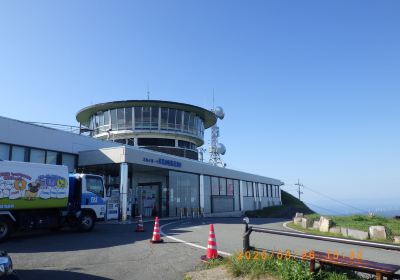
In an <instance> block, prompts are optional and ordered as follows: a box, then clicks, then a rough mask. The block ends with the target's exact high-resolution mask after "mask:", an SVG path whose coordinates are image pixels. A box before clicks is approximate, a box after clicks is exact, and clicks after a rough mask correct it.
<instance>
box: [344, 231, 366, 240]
mask: <svg viewBox="0 0 400 280" xmlns="http://www.w3.org/2000/svg"><path fill="white" fill-rule="evenodd" d="M347 234H348V236H349V237H352V238H355V239H359V240H366V239H368V237H369V235H368V232H367V231H362V230H357V229H351V228H349V229H347Z"/></svg>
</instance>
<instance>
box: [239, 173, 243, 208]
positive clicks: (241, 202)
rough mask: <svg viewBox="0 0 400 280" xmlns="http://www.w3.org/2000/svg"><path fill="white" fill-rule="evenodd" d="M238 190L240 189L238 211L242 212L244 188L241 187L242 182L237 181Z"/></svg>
mask: <svg viewBox="0 0 400 280" xmlns="http://www.w3.org/2000/svg"><path fill="white" fill-rule="evenodd" d="M239 189H240V211H243V210H244V205H243V203H244V199H243V192H244V187H243V181H242V180H240V181H239Z"/></svg>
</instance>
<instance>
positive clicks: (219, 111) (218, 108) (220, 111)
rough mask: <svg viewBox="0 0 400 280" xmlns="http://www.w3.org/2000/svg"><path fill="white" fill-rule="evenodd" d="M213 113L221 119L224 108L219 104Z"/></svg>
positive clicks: (223, 114) (223, 115)
mask: <svg viewBox="0 0 400 280" xmlns="http://www.w3.org/2000/svg"><path fill="white" fill-rule="evenodd" d="M214 114H215V115H216V116H217V118H219V119H221V120H222V119H223V118H224V117H225V112H224V109H222V107H220V106H217V107H215V110H214Z"/></svg>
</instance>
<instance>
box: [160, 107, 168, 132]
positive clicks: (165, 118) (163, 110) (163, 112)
mask: <svg viewBox="0 0 400 280" xmlns="http://www.w3.org/2000/svg"><path fill="white" fill-rule="evenodd" d="M161 129H168V108H161Z"/></svg>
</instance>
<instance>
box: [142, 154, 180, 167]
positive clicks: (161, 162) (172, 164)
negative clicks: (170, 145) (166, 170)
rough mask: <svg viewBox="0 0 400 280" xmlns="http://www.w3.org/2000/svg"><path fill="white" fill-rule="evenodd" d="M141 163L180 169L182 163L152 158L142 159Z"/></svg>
mask: <svg viewBox="0 0 400 280" xmlns="http://www.w3.org/2000/svg"><path fill="white" fill-rule="evenodd" d="M143 162H146V163H153V164H158V165H164V166H170V167H177V168H181V167H182V163H181V162H179V161H176V160H169V159H163V158H158V159H152V158H147V157H144V158H143Z"/></svg>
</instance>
